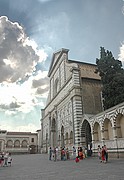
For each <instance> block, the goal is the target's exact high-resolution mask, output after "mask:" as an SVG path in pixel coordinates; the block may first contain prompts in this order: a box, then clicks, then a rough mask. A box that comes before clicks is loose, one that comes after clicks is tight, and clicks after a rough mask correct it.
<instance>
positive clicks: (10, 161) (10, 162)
mask: <svg viewBox="0 0 124 180" xmlns="http://www.w3.org/2000/svg"><path fill="white" fill-rule="evenodd" d="M11 164H12V157H11V153H9V156H8V165H9V166H11Z"/></svg>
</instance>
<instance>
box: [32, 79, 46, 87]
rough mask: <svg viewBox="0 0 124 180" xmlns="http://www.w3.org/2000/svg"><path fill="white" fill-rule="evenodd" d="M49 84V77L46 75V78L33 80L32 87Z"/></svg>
mask: <svg viewBox="0 0 124 180" xmlns="http://www.w3.org/2000/svg"><path fill="white" fill-rule="evenodd" d="M48 84H49V78H48V77H45V78H41V79H39V80H33V82H32V87H33V88H37V87H40V86H44V85H48Z"/></svg>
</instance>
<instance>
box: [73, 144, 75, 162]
mask: <svg viewBox="0 0 124 180" xmlns="http://www.w3.org/2000/svg"><path fill="white" fill-rule="evenodd" d="M75 158H76V148H75V147H74V146H73V159H75Z"/></svg>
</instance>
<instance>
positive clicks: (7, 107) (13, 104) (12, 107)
mask: <svg viewBox="0 0 124 180" xmlns="http://www.w3.org/2000/svg"><path fill="white" fill-rule="evenodd" d="M19 107H20V105H19V104H18V103H17V102H11V103H10V104H9V105H6V104H1V105H0V108H1V109H3V110H10V111H11V110H14V111H15V110H16V109H17V108H19Z"/></svg>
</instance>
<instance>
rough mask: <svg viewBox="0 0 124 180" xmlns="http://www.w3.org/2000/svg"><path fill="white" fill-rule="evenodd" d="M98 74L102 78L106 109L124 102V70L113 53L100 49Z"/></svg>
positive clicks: (97, 61)
mask: <svg viewBox="0 0 124 180" xmlns="http://www.w3.org/2000/svg"><path fill="white" fill-rule="evenodd" d="M96 64H97V69H96V73H99V75H100V76H101V81H102V84H103V89H102V96H103V105H104V109H108V108H110V107H113V106H115V105H117V104H119V103H121V102H124V69H123V68H122V63H121V61H119V60H116V59H115V58H114V57H113V55H112V52H111V51H108V50H107V51H106V50H105V49H104V47H101V48H100V59H96Z"/></svg>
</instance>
